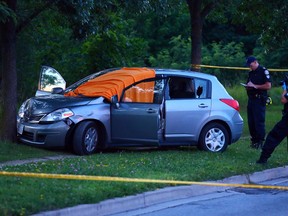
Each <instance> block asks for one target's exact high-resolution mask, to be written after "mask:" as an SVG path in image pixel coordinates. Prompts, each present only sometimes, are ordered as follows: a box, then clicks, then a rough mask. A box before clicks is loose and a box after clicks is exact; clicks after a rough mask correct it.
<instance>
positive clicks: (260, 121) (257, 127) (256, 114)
mask: <svg viewBox="0 0 288 216" xmlns="http://www.w3.org/2000/svg"><path fill="white" fill-rule="evenodd" d="M265 112H266V103H265V102H264V101H263V99H261V98H249V100H248V106H247V117H248V127H249V132H250V135H251V141H252V143H258V142H260V141H264V138H265Z"/></svg>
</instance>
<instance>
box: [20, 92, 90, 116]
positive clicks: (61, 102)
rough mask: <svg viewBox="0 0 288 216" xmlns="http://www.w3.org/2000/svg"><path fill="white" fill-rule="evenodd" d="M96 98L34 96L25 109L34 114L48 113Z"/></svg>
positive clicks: (86, 102)
mask: <svg viewBox="0 0 288 216" xmlns="http://www.w3.org/2000/svg"><path fill="white" fill-rule="evenodd" d="M94 99H95V98H87V97H65V96H63V95H57V94H55V95H48V96H40V97H32V98H30V99H29V100H28V102H27V104H26V105H25V110H26V111H28V110H29V112H30V113H31V114H32V115H41V114H47V113H50V112H52V111H54V110H57V109H60V108H69V107H75V106H83V105H87V104H88V103H90V102H91V101H92V100H94Z"/></svg>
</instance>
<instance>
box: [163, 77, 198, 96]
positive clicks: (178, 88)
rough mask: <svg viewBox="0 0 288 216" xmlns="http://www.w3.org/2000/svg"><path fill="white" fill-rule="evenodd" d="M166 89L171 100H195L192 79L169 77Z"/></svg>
mask: <svg viewBox="0 0 288 216" xmlns="http://www.w3.org/2000/svg"><path fill="white" fill-rule="evenodd" d="M168 87H169V97H170V98H171V99H181V98H182V99H183V98H196V94H195V93H196V92H195V82H194V79H191V78H185V77H171V78H170V80H169V86H168Z"/></svg>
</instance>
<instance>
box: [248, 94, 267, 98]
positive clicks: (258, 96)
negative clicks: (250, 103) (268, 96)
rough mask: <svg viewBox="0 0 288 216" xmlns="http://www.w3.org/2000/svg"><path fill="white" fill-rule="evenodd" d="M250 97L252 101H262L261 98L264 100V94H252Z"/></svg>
mask: <svg viewBox="0 0 288 216" xmlns="http://www.w3.org/2000/svg"><path fill="white" fill-rule="evenodd" d="M248 97H249V98H251V99H252V98H259V99H260V98H263V97H264V95H263V94H253V95H252V94H251V95H248Z"/></svg>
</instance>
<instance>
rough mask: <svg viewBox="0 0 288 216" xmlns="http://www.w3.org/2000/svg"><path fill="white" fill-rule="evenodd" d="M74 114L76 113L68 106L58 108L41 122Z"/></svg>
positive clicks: (58, 119) (57, 119) (56, 119)
mask: <svg viewBox="0 0 288 216" xmlns="http://www.w3.org/2000/svg"><path fill="white" fill-rule="evenodd" d="M73 115H74V113H73V112H72V111H71V110H70V109H68V108H63V109H58V110H55V111H53V112H51V113H49V114H48V115H46V116H44V117H43V118H42V119H41V120H40V122H53V121H60V120H63V119H66V118H69V117H70V116H73Z"/></svg>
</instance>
